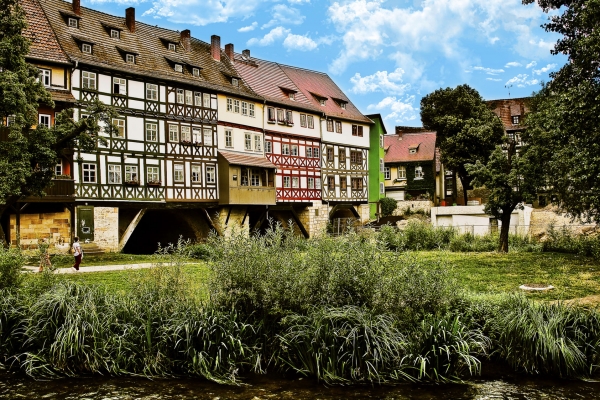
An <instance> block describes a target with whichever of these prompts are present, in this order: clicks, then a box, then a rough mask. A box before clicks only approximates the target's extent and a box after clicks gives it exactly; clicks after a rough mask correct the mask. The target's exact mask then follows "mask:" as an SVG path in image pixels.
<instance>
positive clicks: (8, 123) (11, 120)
mask: <svg viewBox="0 0 600 400" xmlns="http://www.w3.org/2000/svg"><path fill="white" fill-rule="evenodd" d="M14 123H15V116H14V115H9V116H7V117H6V126H11V125H12V124H14Z"/></svg>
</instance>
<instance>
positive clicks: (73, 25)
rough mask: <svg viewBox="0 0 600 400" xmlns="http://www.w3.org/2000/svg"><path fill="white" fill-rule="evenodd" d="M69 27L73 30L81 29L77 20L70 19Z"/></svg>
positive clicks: (68, 21)
mask: <svg viewBox="0 0 600 400" xmlns="http://www.w3.org/2000/svg"><path fill="white" fill-rule="evenodd" d="M67 25H68V26H69V27H71V28H79V20H78V19H77V18H68V19H67Z"/></svg>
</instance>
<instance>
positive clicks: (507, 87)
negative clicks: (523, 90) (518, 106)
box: [504, 84, 513, 97]
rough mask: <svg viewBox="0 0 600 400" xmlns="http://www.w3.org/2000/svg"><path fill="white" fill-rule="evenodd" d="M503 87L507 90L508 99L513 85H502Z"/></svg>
mask: <svg viewBox="0 0 600 400" xmlns="http://www.w3.org/2000/svg"><path fill="white" fill-rule="evenodd" d="M504 87H505V88H506V89H508V97H510V88H511V87H513V85H512V84H511V85H504Z"/></svg>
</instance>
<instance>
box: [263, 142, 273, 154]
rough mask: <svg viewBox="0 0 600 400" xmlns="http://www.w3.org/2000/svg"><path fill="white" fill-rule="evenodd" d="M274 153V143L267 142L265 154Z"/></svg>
mask: <svg viewBox="0 0 600 400" xmlns="http://www.w3.org/2000/svg"><path fill="white" fill-rule="evenodd" d="M272 152H273V142H271V141H265V153H272Z"/></svg>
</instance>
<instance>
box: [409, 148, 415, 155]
mask: <svg viewBox="0 0 600 400" xmlns="http://www.w3.org/2000/svg"><path fill="white" fill-rule="evenodd" d="M408 154H417V148H416V147H410V148H409V149H408Z"/></svg>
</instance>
